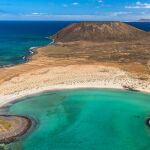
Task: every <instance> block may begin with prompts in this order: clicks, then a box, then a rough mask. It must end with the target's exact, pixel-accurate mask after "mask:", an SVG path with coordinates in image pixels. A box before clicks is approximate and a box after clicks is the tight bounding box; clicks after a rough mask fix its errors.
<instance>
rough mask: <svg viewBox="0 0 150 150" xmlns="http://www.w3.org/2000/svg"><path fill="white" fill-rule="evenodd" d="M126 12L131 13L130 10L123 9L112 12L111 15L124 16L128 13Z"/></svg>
mask: <svg viewBox="0 0 150 150" xmlns="http://www.w3.org/2000/svg"><path fill="white" fill-rule="evenodd" d="M128 14H132V12H124V11H119V12H112V13H111V15H112V16H122V15H123V16H125V15H128Z"/></svg>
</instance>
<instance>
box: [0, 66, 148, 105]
mask: <svg viewBox="0 0 150 150" xmlns="http://www.w3.org/2000/svg"><path fill="white" fill-rule="evenodd" d="M148 78H149V79H147V80H140V79H138V78H137V77H136V76H135V75H134V78H133V77H132V76H131V75H130V74H129V73H127V72H125V71H122V70H120V69H118V68H113V67H105V66H101V65H69V66H65V67H64V66H57V67H46V68H42V69H38V70H36V71H30V72H28V73H24V74H21V75H20V76H18V77H14V78H12V79H11V80H8V81H5V82H3V83H2V84H0V107H3V106H5V105H7V104H8V103H10V102H13V101H15V100H16V99H20V98H23V97H25V96H28V95H34V94H37V93H41V92H44V91H50V90H60V89H73V88H114V89H123V86H129V87H132V88H134V89H137V90H140V91H143V92H150V77H148Z"/></svg>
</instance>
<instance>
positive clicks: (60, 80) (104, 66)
mask: <svg viewBox="0 0 150 150" xmlns="http://www.w3.org/2000/svg"><path fill="white" fill-rule="evenodd" d="M52 37H53V39H54V40H55V43H54V44H53V45H48V46H45V47H42V48H39V49H37V50H36V54H35V55H33V56H32V57H30V58H29V61H28V62H26V63H25V64H20V65H17V66H13V67H9V68H1V69H0V106H3V105H5V104H7V102H10V101H12V100H15V99H16V98H21V97H23V96H26V95H30V94H35V93H37V92H42V91H45V90H53V89H62V88H81V87H89V88H90V87H91V88H92V87H96V88H124V87H129V88H132V89H136V90H140V91H144V92H150V34H149V33H148V32H144V31H142V30H139V29H136V28H134V27H132V26H129V25H127V24H124V23H120V22H103V23H90V22H86V23H79V24H73V25H70V26H68V27H66V28H64V29H62V30H61V31H60V32H58V33H56V34H55V35H54V36H52Z"/></svg>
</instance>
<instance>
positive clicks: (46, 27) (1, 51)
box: [0, 21, 71, 67]
mask: <svg viewBox="0 0 150 150" xmlns="http://www.w3.org/2000/svg"><path fill="white" fill-rule="evenodd" d="M69 23H71V22H48V21H47V22H46V21H42V22H41V21H0V67H2V66H7V65H14V64H18V63H22V62H25V61H26V59H25V57H24V56H27V55H30V53H31V52H30V50H29V49H30V48H32V47H38V46H44V45H47V44H49V43H50V42H51V40H50V39H48V38H46V37H50V36H51V35H53V34H54V33H56V32H57V31H58V30H60V29H61V28H63V27H64V26H66V25H68V24H69Z"/></svg>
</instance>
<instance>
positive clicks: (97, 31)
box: [52, 22, 149, 42]
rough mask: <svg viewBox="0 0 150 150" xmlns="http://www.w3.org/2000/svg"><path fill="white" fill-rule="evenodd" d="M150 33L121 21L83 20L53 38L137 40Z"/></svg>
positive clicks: (68, 39)
mask: <svg viewBox="0 0 150 150" xmlns="http://www.w3.org/2000/svg"><path fill="white" fill-rule="evenodd" d="M147 36H149V34H148V33H147V32H145V31H142V30H140V29H137V28H135V27H133V26H130V25H127V24H125V23H121V22H81V23H73V24H71V25H69V26H67V27H65V28H64V29H62V30H61V31H59V32H58V33H56V34H55V35H53V36H52V38H53V39H54V40H55V41H56V42H72V41H81V40H85V41H94V42H107V41H108V42H109V41H123V42H125V41H131V40H133V41H135V40H139V39H144V38H146V37H147Z"/></svg>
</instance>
